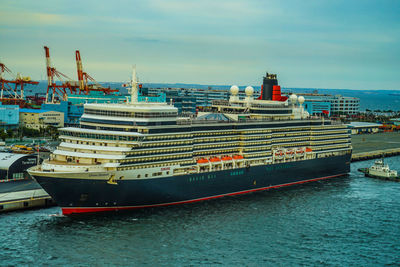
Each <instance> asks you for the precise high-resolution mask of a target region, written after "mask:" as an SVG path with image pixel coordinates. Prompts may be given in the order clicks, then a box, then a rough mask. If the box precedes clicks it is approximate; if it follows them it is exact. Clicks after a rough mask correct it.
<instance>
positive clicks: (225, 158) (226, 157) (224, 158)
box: [221, 156, 232, 161]
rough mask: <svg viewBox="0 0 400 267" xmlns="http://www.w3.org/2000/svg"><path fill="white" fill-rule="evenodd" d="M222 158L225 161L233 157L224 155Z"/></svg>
mask: <svg viewBox="0 0 400 267" xmlns="http://www.w3.org/2000/svg"><path fill="white" fill-rule="evenodd" d="M221 159H222V160H223V161H227V160H232V157H229V156H223V157H222V158H221Z"/></svg>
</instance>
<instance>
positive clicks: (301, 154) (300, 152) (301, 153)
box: [296, 148, 304, 157]
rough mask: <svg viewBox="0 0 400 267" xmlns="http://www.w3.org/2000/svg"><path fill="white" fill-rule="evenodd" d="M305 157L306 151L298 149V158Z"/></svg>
mask: <svg viewBox="0 0 400 267" xmlns="http://www.w3.org/2000/svg"><path fill="white" fill-rule="evenodd" d="M303 155H304V150H303V149H302V148H298V149H296V157H301V156H303Z"/></svg>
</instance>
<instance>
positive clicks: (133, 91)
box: [131, 65, 138, 104]
mask: <svg viewBox="0 0 400 267" xmlns="http://www.w3.org/2000/svg"><path fill="white" fill-rule="evenodd" d="M137 83H138V82H137V77H136V65H133V67H132V81H131V104H134V103H137V102H138V89H137Z"/></svg>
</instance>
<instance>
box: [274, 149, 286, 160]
mask: <svg viewBox="0 0 400 267" xmlns="http://www.w3.org/2000/svg"><path fill="white" fill-rule="evenodd" d="M283 155H284V154H283V151H282V150H277V151H275V157H277V158H278V159H282V158H283Z"/></svg>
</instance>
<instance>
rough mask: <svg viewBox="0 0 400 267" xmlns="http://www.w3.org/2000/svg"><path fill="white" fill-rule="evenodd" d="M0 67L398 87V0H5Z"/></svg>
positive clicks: (100, 77) (36, 73) (157, 79)
mask: <svg viewBox="0 0 400 267" xmlns="http://www.w3.org/2000/svg"><path fill="white" fill-rule="evenodd" d="M0 7H1V8H0V62H2V63H4V64H5V65H6V66H7V67H8V68H10V69H11V70H12V71H13V72H14V73H17V72H20V73H22V74H23V75H25V76H30V77H32V78H33V79H36V80H45V79H47V78H46V69H45V57H44V49H43V46H44V45H46V46H48V47H49V48H50V56H51V62H52V65H53V66H54V67H56V69H57V70H59V71H60V72H62V73H64V74H66V75H67V76H69V77H71V78H72V79H77V74H76V62H75V50H77V49H78V50H80V53H81V57H82V63H83V68H84V71H86V72H87V73H88V74H90V75H91V76H92V77H94V78H95V79H96V80H97V81H115V82H124V81H128V80H129V79H130V74H131V68H132V65H133V64H135V65H136V66H137V73H138V77H139V80H140V81H141V82H144V83H192V84H193V83H196V84H212V85H231V84H237V85H255V86H257V85H260V84H261V83H262V77H263V76H264V75H265V73H266V72H269V73H277V74H278V80H279V83H280V84H281V85H282V86H284V87H302V88H340V89H361V90H362V89H368V90H369V89H394V90H399V89H400V15H399V14H400V1H399V0H362V1H357V0H352V1H348V0H335V1H332V0H285V1H281V0H263V1H258V0H245V1H241V0H201V1H194V0H165V1H163V0H146V1H138V0H126V1H118V0H114V1H103V0H96V1H83V0H78V1H76V0H68V1H56V0H51V1H50V0H41V1H31V0H18V1H15V0H0Z"/></svg>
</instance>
